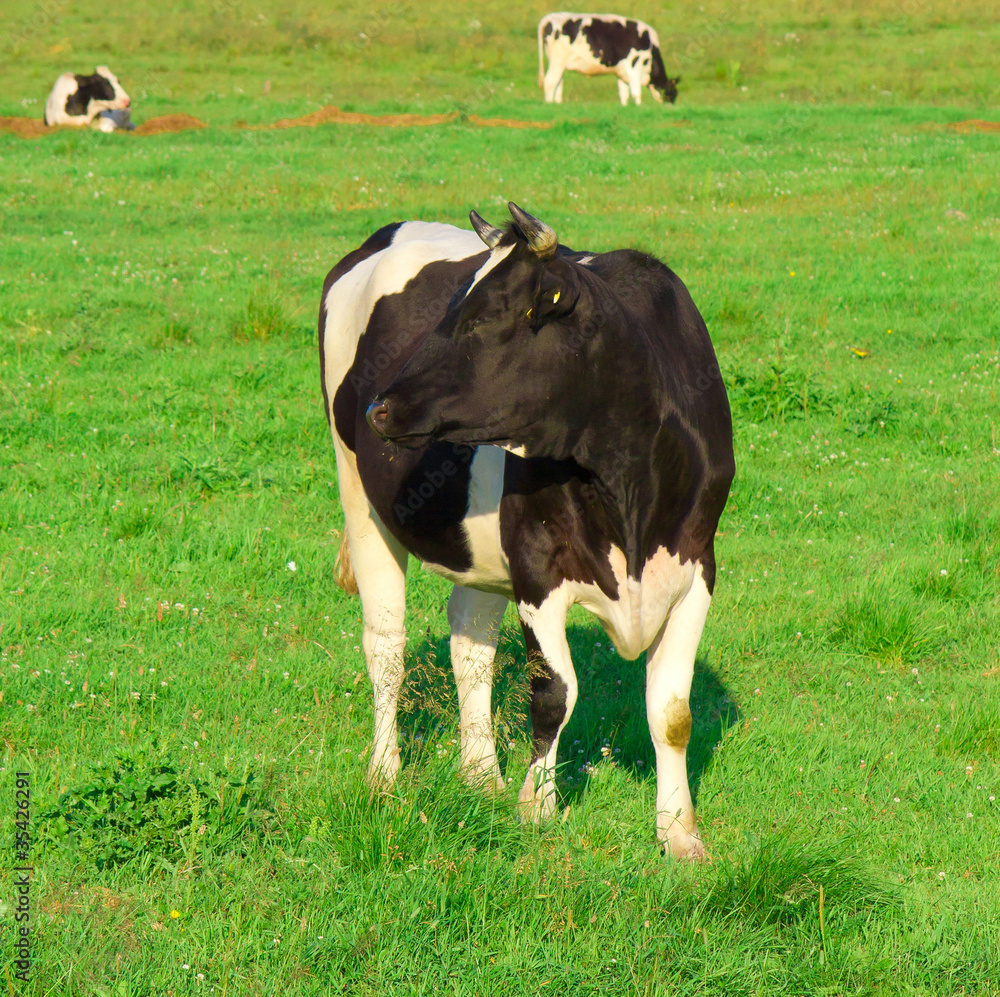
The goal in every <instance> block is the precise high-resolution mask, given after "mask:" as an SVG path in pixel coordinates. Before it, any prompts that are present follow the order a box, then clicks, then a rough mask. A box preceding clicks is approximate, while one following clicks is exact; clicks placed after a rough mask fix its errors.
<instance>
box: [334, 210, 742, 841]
mask: <svg viewBox="0 0 1000 997" xmlns="http://www.w3.org/2000/svg"><path fill="white" fill-rule="evenodd" d="M510 211H511V214H512V216H513V219H514V223H513V224H512V225H510V226H508V227H507V228H506V229H505V230H501V229H498V228H494V227H493V226H491V225H489V224H488V223H487V222H485V221H484V220H483V219H482V218H480V217H479V216H478V215H477V214H476V213H475V212H472V214H471V216H470V217H471V219H472V224H473V227H474V228H475V230H476V234H473V233H472V232H469V231H464V230H461V229H457V228H453V227H452V226H450V225H441V224H433V223H425V222H403V223H397V224H395V225H388V226H386V227H385V228H382V229H380V230H379V231H378V232H376V233H375V234H374V235H372V236H371V237H370V238H369V239H368V240H367V242H365V243H364V244H363V245H362V246H361V247H360V248H358V249H356V250H354V251H353V252H351V253H349V254H348V255H347V256H345V257H344V259H342V260H341V261H340V262H339V263H338V264H337V265H336V266H335V267H334V268H333V270H331V271H330V273H329V275H328V276H327V278H326V282H325V284H324V285H323V296H322V300H321V303H320V313H319V350H320V367H321V380H322V385H323V396H324V401H325V405H326V413H327V418H328V419H329V421H330V424H331V428H332V432H333V441H334V447H335V449H336V455H337V473H338V477H339V483H340V494H341V501H342V504H343V509H344V519H345V524H346V530H345V537H344V540H343V541H342V545H341V551H340V557H339V558H338V565H337V573H338V580H339V581H340V583H341V585H342V586H343V587H344V588H345V589H347V590H348V591H359V592H360V594H361V601H362V609H363V615H364V636H363V645H364V653H365V657H366V659H367V664H368V672H369V675H370V676H371V680H372V683H373V686H374V696H375V709H374V714H375V737H374V744H373V747H372V753H371V758H370V763H369V779H370V781H371V783H372V784H373V785H375V786H383V787H388V786H391V785H392V784H393V782H394V780H395V777H396V773H397V770H398V769H399V764H400V760H399V746H398V742H397V728H396V711H397V700H398V694H399V689H400V685H401V683H402V680H403V653H404V647H405V644H406V634H405V631H404V624H403V617H404V612H405V577H404V576H405V571H406V563H407V555H408V553H412V554H413V555H414V556H415V557H417V558H419V559H420V560H421V561H422V562H423V563H424V566H425V567H427V568H429V569H430V570H431V571H434V572H436V573H438V574H440V575H443V576H444V577H445V578H448V579H449V580H450V581H452V582H454V589H453V591H452V594H451V598H450V600H449V602H448V620H449V623H450V625H451V659H452V668H453V670H454V673H455V679H456V682H457V685H458V700H459V709H460V743H461V747H460V752H461V762H462V766H463V770H464V772H465V774H466V776H467V777H468V778H470V779H471V780H472V781H475V782H482V783H485V784H487V785H488V786H493V787H497V788H499V787H502V786H503V781H502V779H501V777H500V770H499V768H498V765H497V759H496V750H495V745H494V739H493V732H492V723H491V713H490V694H491V684H492V669H493V656H494V652H495V651H496V645H497V637H498V630H499V627H500V622H501V619H502V617H503V613H504V609H505V607H506V605H507V602H508V600H513V602H514V603H515V605H516V606H517V612H518V615H519V617H520V622H521V627H522V630H523V634H524V641H525V645H526V647H527V654H528V661H529V667H530V685H531V700H530V715H531V725H532V738H533V742H532V743H533V748H532V754H531V761H530V764H529V767H528V772H527V776H526V778H525V780H524V785H523V787H522V788H521V791H520V794H519V796H518V800H519V802H520V804H521V806H522V808H523V811H524V812H525V813H526V815H527V816H530V817H532V818H533V819H536V820H537V819H539V818H540V817H542V816H549V815H551V814H553V813H554V812H555V803H556V795H555V793H556V789H555V767H556V753H557V750H558V746H559V735H560V733H561V732H562V730H563V728H564V727H565V725H566V723H567V722H568V720H569V718H570V714H571V713H572V711H573V706H574V704H575V702H576V698H577V681H576V674H575V672H574V670H573V662H572V659H571V657H570V650H569V645H568V643H567V640H566V614H567V612H568V610H569V607H570V606H571V605H572V604H573V603H579V604H580V605H582V606H584V607H585V608H586V609H589V610H590V611H591V612H592V613H594V615H595V616H596V617H597V618H598V619H599V620H600V621H601V623H602V624H603V625H604V627H605V629H606V630H607V632H608V634H609V635H610V637H611V639H612V641H613V642H614V644H615V647H616V648H617V649H618V652H619V653H620V654H621V655H622V656H623V657H625V658H628V659H635V658H636V657H638V656H639V655H640V654H641V653H642V652H643V651H644V650H646V649H647V648H648V649H649V654H648V658H647V663H646V715H647V719H648V722H649V729H650V733H651V735H652V739H653V745H654V748H655V752H656V779H657V789H656V825H657V835H658V837H659V839H660V840H661V841H662V842H663V843H664V845H665V847H666V849H667V851H668V852H669V853H670V854H672V855H676V856H687V857H700V856H701V855H703V854H704V849H703V846H702V843H701V838H700V836H699V833H698V824H697V820H696V817H695V813H694V807H693V804H692V802H691V793H690V790H689V787H688V778H687V764H686V753H687V744H688V739H689V735H690V730H691V712H690V709H689V706H688V697H689V693H690V688H691V677H692V673H693V669H694V662H695V652H696V650H697V648H698V641H699V639H700V637H701V632H702V627H703V626H704V623H705V616H706V614H707V612H708V608H709V603H710V601H711V597H712V589H713V586H714V584H715V553H714V537H715V530H716V525H717V523H718V520H719V516H720V514H721V513H722V509H723V507H724V506H725V504H726V498H727V496H728V494H729V486H730V483H731V481H732V478H733V473H734V463H733V449H732V423H731V420H730V414H729V403H728V401H727V398H726V391H725V387H724V386H723V383H722V379H721V377H720V375H719V368H718V365H717V363H716V359H715V353H714V351H713V349H712V344H711V342H710V341H709V338H708V332H707V330H706V328H705V323H704V322H703V320H702V318H701V315H700V314H699V312H698V309H697V308H696V307H695V305H694V303H693V302H692V300H691V297H690V295H689V294H688V291H687V288H685V286H684V284H683V283H682V282H681V280H680V278H678V277H677V275H676V274H674V273H673V272H672V271H671V270H669V269H668V268H667V267H666V266H664V265H663V264H662V263H660V262H659V261H658V260H656V259H654V258H652V257H650V256H646V255H645V254H643V253H639V252H633V251H631V250H618V251H616V252H610V253H603V254H599V255H595V254H589V253H587V254H585V253H579V252H573V251H571V250H569V249H567V248H566V247H564V246H560V245H559V244H558V241H557V239H556V234H555V232H553V230H552V229H551V228H550V227H549V226H548V225H546V224H545V223H544V222H541V221H539V220H538V219H536V218H533V217H532V216H531V215H529V214H527V213H526V212H524V211H522V210H521V209H520V208H519V207H517V206H516V205H515V204H511V205H510ZM480 240H481V241H480ZM484 243H485V245H486V247H487V248H486V250H484V249H483V244H484ZM355 586H356V587H355Z"/></svg>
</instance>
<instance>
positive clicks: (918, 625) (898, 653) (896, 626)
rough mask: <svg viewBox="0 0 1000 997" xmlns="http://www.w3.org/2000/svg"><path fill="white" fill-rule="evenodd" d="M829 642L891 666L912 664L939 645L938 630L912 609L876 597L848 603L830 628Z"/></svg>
mask: <svg viewBox="0 0 1000 997" xmlns="http://www.w3.org/2000/svg"><path fill="white" fill-rule="evenodd" d="M830 639H831V640H832V641H833V643H834V644H836V645H839V646H840V647H842V648H844V649H845V650H848V651H853V652H855V653H857V654H863V655H865V656H867V657H870V658H874V659H875V660H876V661H879V662H881V663H882V664H885V665H889V666H895V667H899V666H903V665H909V664H912V663H914V662H916V661H919V660H921V659H922V658H924V657H926V656H927V655H928V654H930V653H931V652H932V651H933V650H934V649H935V648H936V647H937V646H938V640H937V636H936V632H935V629H934V628H933V627H931V626H930V625H929V624H928V623H927V622H926V621H925V620H924V619H923V618H922V617H921V616H920V615H919V613H918V612H917V611H916V610H914V608H913V607H912V606H907V605H891V604H888V603H886V602H884V601H882V600H880V599H878V598H876V597H873V596H868V597H865V598H862V599H856V600H855V599H852V600H849V601H848V602H847V603H846V604H845V605H844V607H843V608H842V609H841V611H840V613H839V614H838V616H837V618H836V620H835V621H834V624H833V626H832V627H831V629H830Z"/></svg>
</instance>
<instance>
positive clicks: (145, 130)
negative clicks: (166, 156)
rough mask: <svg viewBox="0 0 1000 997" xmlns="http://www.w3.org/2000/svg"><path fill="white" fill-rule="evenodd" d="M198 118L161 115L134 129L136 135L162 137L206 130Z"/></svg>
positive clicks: (180, 115)
mask: <svg viewBox="0 0 1000 997" xmlns="http://www.w3.org/2000/svg"><path fill="white" fill-rule="evenodd" d="M206 127H207V125H206V124H205V122H204V121H202V120H201V119H200V118H195V117H193V116H192V115H190V114H161V115H160V116H159V117H158V118H150V119H149V121H144V122H143V123H142V124H141V125H137V126H136V129H135V134H136V135H164V134H166V133H168V132H184V131H187V130H188V129H190V128H206Z"/></svg>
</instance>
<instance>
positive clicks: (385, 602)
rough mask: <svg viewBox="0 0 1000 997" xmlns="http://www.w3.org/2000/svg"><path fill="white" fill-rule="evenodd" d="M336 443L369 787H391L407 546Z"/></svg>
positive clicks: (396, 766)
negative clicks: (356, 605) (369, 705)
mask: <svg viewBox="0 0 1000 997" xmlns="http://www.w3.org/2000/svg"><path fill="white" fill-rule="evenodd" d="M334 443H335V448H336V451H337V477H338V482H339V485H340V500H341V504H342V505H343V508H344V520H345V523H346V530H347V543H348V549H349V552H350V563H351V568H352V569H353V573H354V579H355V581H356V583H357V587H358V592H359V593H360V594H361V609H362V615H363V617H364V632H363V634H362V638H361V644H362V647H363V648H364V652H365V661H366V662H367V664H368V675H369V677H370V678H371V682H372V690H373V693H374V712H375V737H374V740H373V742H372V753H371V758H370V759H369V762H368V781H369V784H370V785H371V786H372V788H373V789H389V788H391V787H392V785H393V783H394V782H395V781H396V773H397V772H398V771H399V737H398V733H397V728H396V710H397V706H398V703H399V690H400V687H401V686H402V684H403V651H404V649H405V647H406V630H405V627H404V625H403V616H404V613H405V610H406V581H405V576H406V550H405V549H404V548H403V547H402V546H401V545H400V544H399V543H398V541H397V540H396V539H395V538H394V537H392V536H391V535H390V534H389V532H388V530H386V528H385V526H384V525H383V524H382V522H381V520H380V519H379V518H378V516H377V515H376V513H375V512H374V510H373V509H372V508H371V505H370V504H369V502H368V498H367V496H366V495H365V492H364V488H363V487H362V484H361V478H360V477H359V476H358V470H357V465H356V463H355V461H354V455H353V454H352V453H351V452H350V451H349V450H348V449H347V448H346V447H345V446H344V445H343V443H341V441H340V440H335V441H334Z"/></svg>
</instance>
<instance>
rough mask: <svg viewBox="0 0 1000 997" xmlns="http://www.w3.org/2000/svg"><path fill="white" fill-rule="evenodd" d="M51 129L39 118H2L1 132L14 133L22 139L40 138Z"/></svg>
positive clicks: (0, 121) (0, 119)
mask: <svg viewBox="0 0 1000 997" xmlns="http://www.w3.org/2000/svg"><path fill="white" fill-rule="evenodd" d="M47 131H51V129H50V128H49V127H48V126H47V125H46V124H45V122H44V121H40V120H39V119H38V118H0V132H13V133H14V134H15V135H20V136H21V138H38V136H39V135H44V134H45V133H46V132H47Z"/></svg>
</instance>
